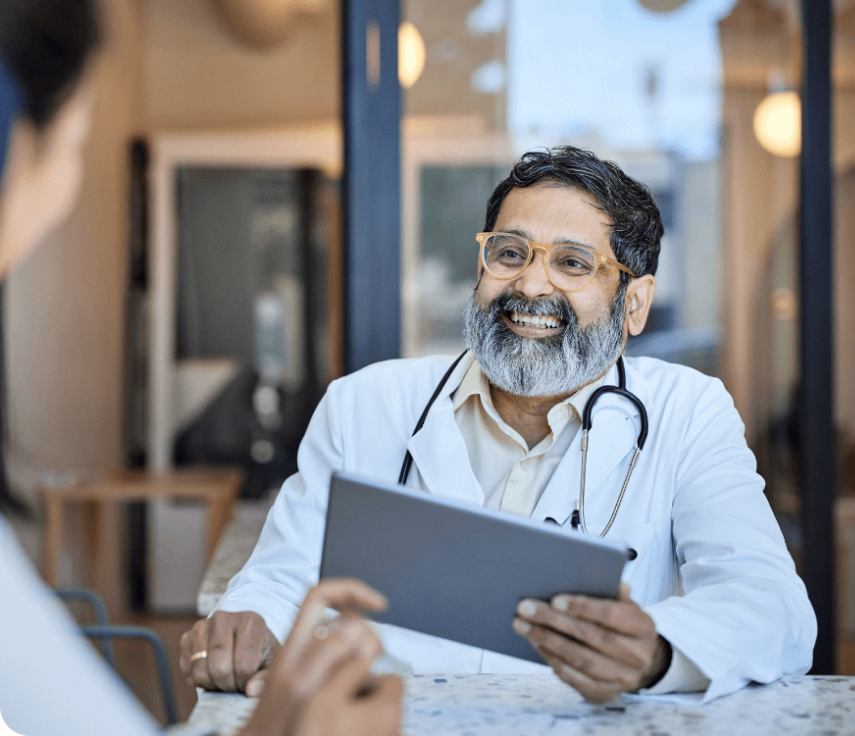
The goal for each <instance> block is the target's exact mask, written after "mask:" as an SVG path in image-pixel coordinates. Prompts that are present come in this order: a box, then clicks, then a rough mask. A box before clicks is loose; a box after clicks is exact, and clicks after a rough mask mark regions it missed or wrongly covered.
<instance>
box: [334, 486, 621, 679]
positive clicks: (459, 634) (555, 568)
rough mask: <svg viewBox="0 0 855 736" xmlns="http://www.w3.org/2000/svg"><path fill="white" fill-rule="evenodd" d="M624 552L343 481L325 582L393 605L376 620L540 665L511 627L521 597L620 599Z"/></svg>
mask: <svg viewBox="0 0 855 736" xmlns="http://www.w3.org/2000/svg"><path fill="white" fill-rule="evenodd" d="M625 562H626V547H625V546H623V545H621V544H618V543H615V542H610V541H606V540H603V539H599V538H592V537H589V536H587V535H585V534H583V533H581V532H577V531H572V530H568V529H564V528H562V527H559V526H556V525H553V524H542V523H537V522H533V521H531V520H529V519H524V518H521V517H518V516H512V515H510V514H507V513H502V512H499V511H494V510H492V509H485V508H481V507H479V506H475V505H468V504H465V503H462V502H459V501H456V500H451V499H447V498H443V497H440V496H436V495H432V494H428V493H426V492H422V491H411V490H407V489H404V488H403V487H401V486H390V485H384V484H377V483H374V482H372V481H369V480H366V479H365V478H357V477H354V476H351V475H343V474H336V475H334V476H333V478H332V481H331V483H330V497H329V506H328V508H327V521H326V531H325V535H324V545H323V555H322V559H321V577H322V578H324V577H354V578H359V579H360V580H363V581H365V582H366V583H368V584H369V585H370V586H372V587H373V588H375V589H377V590H379V591H380V592H381V593H383V594H384V595H385V596H386V597H387V598H388V599H389V608H388V609H387V610H386V611H385V612H384V613H382V614H380V615H378V616H376V617H375V620H376V621H379V622H381V623H388V624H393V625H395V626H401V627H403V628H407V629H412V630H414V631H419V632H421V633H424V634H431V635H433V636H439V637H442V638H444V639H450V640H452V641H456V642H460V643H461V644H468V645H470V646H474V647H479V648H482V649H489V650H491V651H494V652H499V653H501V654H507V655H510V656H512V657H519V658H520V659H527V660H530V661H532V662H538V663H542V660H541V658H540V657H539V656H538V654H537V652H535V651H534V649H533V648H532V646H531V645H530V644H529V643H528V641H527V640H526V639H524V638H523V637H521V636H519V635H518V634H516V633H515V632H514V631H513V629H512V628H511V621H512V620H513V618H514V614H515V611H516V606H517V603H518V602H519V601H520V599H522V598H538V599H541V600H546V601H548V600H550V599H551V598H552V596H554V595H557V594H558V593H576V594H582V595H590V596H596V597H601V598H616V597H617V591H618V585H619V584H620V578H621V572H622V570H623V566H624V563H625Z"/></svg>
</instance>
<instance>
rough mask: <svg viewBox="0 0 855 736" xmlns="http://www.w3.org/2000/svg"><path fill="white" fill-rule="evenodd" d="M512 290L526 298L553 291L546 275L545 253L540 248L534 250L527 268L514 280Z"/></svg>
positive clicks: (547, 294)
mask: <svg viewBox="0 0 855 736" xmlns="http://www.w3.org/2000/svg"><path fill="white" fill-rule="evenodd" d="M514 290H515V291H516V292H517V293H518V294H520V295H521V296H525V297H526V298H527V299H537V298H538V297H542V296H549V295H551V294H552V293H553V292H554V291H555V287H554V286H553V285H552V283H551V282H550V281H549V278H548V277H547V275H546V254H545V253H544V252H543V251H542V250H536V251H535V252H534V256H532V259H531V263H529V264H528V268H527V269H526V270H525V271H523V272H522V273H521V274H520V276H519V278H518V279H517V280H516V281H515V282H514Z"/></svg>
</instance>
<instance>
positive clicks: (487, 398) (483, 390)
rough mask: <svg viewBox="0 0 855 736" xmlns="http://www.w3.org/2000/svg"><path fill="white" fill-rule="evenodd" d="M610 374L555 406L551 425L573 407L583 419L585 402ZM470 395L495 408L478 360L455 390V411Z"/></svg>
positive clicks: (486, 406)
mask: <svg viewBox="0 0 855 736" xmlns="http://www.w3.org/2000/svg"><path fill="white" fill-rule="evenodd" d="M608 374H609V371H606V372H605V373H604V374H603V375H602V376H600V377H599V378H598V379H597V380H596V381H594V382H593V383H589V384H588V385H587V386H583V387H582V388H580V389H579V390H578V391H577V392H576V393H575V394H573V395H572V396H568V397H567V398H566V399H564V400H563V401H561V402H560V403H558V404H556V405H555V406H553V407H552V408H551V409H550V410H549V414H548V415H547V421H548V422H549V426H550V427H552V426H553V424H556V423H558V422H560V421H561V420H562V419H564V418H565V417H566V416H567V413H568V412H569V409H570V408H571V407H572V408H573V409H574V410H575V411H576V414H577V415H578V416H579V420H580V421H581V419H582V412H584V410H585V404H586V403H587V402H588V399H590V398H591V394H593V393H594V391H596V390H597V389H598V388H599V387H600V386H602V385H603V383H604V382H605V380H606V376H608ZM470 396H478V397H479V398H480V399H481V403H482V404H483V406H484V408H486V409H488V410H489V409H492V408H493V397H492V396H491V395H490V382H489V381H488V380H487V376H485V375H484V371H482V370H481V366H480V365H479V364H478V361H477V360H473V361H472V364H471V365H470V366H469V369H468V370H467V371H466V375H464V376H463V380H462V381H461V382H460V385H459V386H458V387H457V390H456V391H455V392H454V403H453V406H454V411H457V410H458V409H459V408H460V407H461V406H463V404H464V403H465V402H466V400H467V399H468V398H469V397H470Z"/></svg>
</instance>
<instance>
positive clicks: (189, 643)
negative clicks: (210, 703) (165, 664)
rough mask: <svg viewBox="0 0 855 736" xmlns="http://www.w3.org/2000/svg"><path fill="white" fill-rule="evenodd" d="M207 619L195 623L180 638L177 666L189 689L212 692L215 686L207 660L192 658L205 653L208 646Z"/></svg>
mask: <svg viewBox="0 0 855 736" xmlns="http://www.w3.org/2000/svg"><path fill="white" fill-rule="evenodd" d="M208 623H209V621H208V619H202V620H201V621H197V622H196V623H195V624H194V625H193V628H192V629H190V631H187V632H185V633H184V634H183V635H182V636H181V656H180V658H179V664H180V665H181V671H182V672H183V673H184V674H185V675H186V676H187V682H188V684H189V685H190V686H191V687H203V688H205V689H206V690H214V689H215V687H216V686H215V685H214V682H213V680H211V677H210V675H209V674H208V662H207V659H205V658H204V657H203V658H198V657H197V658H195V659H194V658H193V655H194V654H198V653H199V652H204V651H206V648H207V645H208Z"/></svg>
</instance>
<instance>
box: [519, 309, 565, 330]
mask: <svg viewBox="0 0 855 736" xmlns="http://www.w3.org/2000/svg"><path fill="white" fill-rule="evenodd" d="M511 321H513V322H515V323H516V324H518V325H526V326H530V327H540V328H541V329H555V328H556V327H561V320H560V319H558V317H553V316H552V315H545V314H544V315H538V316H534V315H531V314H520V313H519V312H511Z"/></svg>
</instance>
